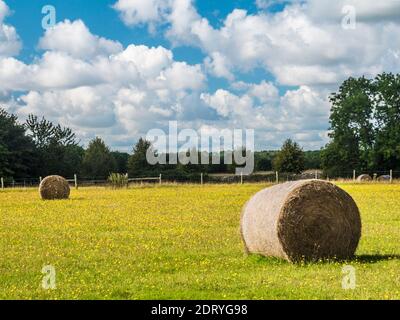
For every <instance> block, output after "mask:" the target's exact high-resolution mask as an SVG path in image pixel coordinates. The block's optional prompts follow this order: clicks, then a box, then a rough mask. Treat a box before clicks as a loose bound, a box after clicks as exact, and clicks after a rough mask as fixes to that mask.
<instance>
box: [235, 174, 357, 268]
mask: <svg viewBox="0 0 400 320" xmlns="http://www.w3.org/2000/svg"><path fill="white" fill-rule="evenodd" d="M241 234H242V239H243V242H244V244H245V247H246V251H247V252H249V253H255V254H261V255H264V256H273V257H278V258H283V259H286V260H288V261H290V262H299V261H317V260H320V259H339V260H344V259H350V258H352V257H353V256H354V253H355V251H356V249H357V246H358V242H359V240H360V237H361V219H360V213H359V210H358V208H357V205H356V203H355V202H354V200H353V199H352V198H351V196H350V195H349V194H347V193H346V192H345V191H343V190H342V189H340V188H339V187H337V186H335V185H333V184H331V183H330V182H326V181H322V180H305V181H304V180H303V181H295V182H288V183H284V184H280V185H276V186H274V187H270V188H267V189H264V190H262V191H260V192H258V193H257V194H256V195H255V196H254V197H252V198H251V199H250V200H249V202H247V204H246V205H245V207H244V208H243V212H242V218H241Z"/></svg>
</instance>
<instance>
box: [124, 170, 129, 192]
mask: <svg viewBox="0 0 400 320" xmlns="http://www.w3.org/2000/svg"><path fill="white" fill-rule="evenodd" d="M125 176H126V188H127V189H129V174H128V173H126V174H125Z"/></svg>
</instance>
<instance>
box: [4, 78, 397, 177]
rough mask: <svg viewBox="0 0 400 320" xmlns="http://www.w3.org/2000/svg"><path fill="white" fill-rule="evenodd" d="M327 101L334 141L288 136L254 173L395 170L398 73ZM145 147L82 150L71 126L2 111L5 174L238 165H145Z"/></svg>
mask: <svg viewBox="0 0 400 320" xmlns="http://www.w3.org/2000/svg"><path fill="white" fill-rule="evenodd" d="M330 102H331V116H330V133H329V136H330V138H331V141H330V142H329V143H328V144H327V145H326V146H325V147H324V148H322V149H321V150H316V151H303V150H302V149H301V147H300V146H299V144H298V143H296V142H295V141H292V140H290V139H289V140H286V141H285V142H284V144H283V146H282V148H281V150H279V151H258V152H254V160H255V168H254V170H255V171H256V172H259V171H271V170H276V171H279V172H285V173H301V172H302V171H304V170H307V169H320V168H321V169H323V170H324V172H325V173H326V174H327V175H329V176H330V177H334V176H340V175H341V174H343V173H345V172H349V171H350V170H353V169H355V170H357V171H359V172H361V171H366V172H370V171H373V170H377V171H382V170H390V169H393V170H400V75H394V74H391V73H383V74H379V75H377V76H376V77H375V78H374V79H367V78H365V77H360V78H349V79H348V80H346V81H344V83H343V84H342V85H341V86H340V88H339V90H338V92H335V93H332V94H331V95H330ZM150 147H151V144H150V142H148V141H146V140H145V139H143V138H141V139H139V141H137V143H136V144H135V145H134V146H133V149H132V152H131V154H128V153H124V152H118V151H111V150H110V148H109V147H108V146H107V145H106V144H105V142H104V141H103V140H102V139H101V138H99V137H96V138H94V139H93V140H92V141H90V143H89V144H88V146H87V148H86V149H85V148H84V147H83V146H82V145H81V144H80V141H78V139H77V137H76V135H75V133H74V132H73V131H72V130H71V129H70V128H66V127H62V126H61V125H59V124H54V123H52V122H51V121H48V120H46V119H45V118H41V119H39V118H38V117H37V116H34V115H29V116H28V118H27V120H26V121H25V122H24V123H20V122H19V121H18V118H17V116H16V115H14V114H10V113H8V112H7V111H6V110H4V109H1V108H0V176H2V177H12V178H14V179H18V178H28V177H32V178H37V177H39V176H41V177H44V176H47V175H50V174H59V175H62V176H65V177H72V176H73V175H74V174H75V173H76V174H79V175H80V176H81V177H85V178H88V179H97V178H98V179H105V178H107V177H108V176H109V174H110V173H113V172H116V173H123V174H124V173H128V174H129V176H130V177H147V176H158V175H159V174H160V173H162V174H163V175H164V177H166V178H171V179H175V180H179V179H184V178H186V179H187V178H189V179H190V177H197V176H198V175H199V174H200V173H204V174H213V173H234V172H235V169H236V167H237V165H236V164H235V163H233V164H224V161H223V159H224V152H221V153H220V154H219V157H220V164H211V163H212V162H211V161H210V162H209V163H210V164H208V165H194V164H189V165H182V164H176V165H171V164H165V165H161V164H157V165H150V164H149V163H148V162H147V159H146V153H147V150H148V149H149V148H150ZM168 156H169V155H167V158H168ZM209 157H210V159H211V157H212V155H211V154H209ZM167 163H168V161H167ZM196 179H197V178H196Z"/></svg>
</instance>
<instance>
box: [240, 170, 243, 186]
mask: <svg viewBox="0 0 400 320" xmlns="http://www.w3.org/2000/svg"><path fill="white" fill-rule="evenodd" d="M240 184H243V172H240Z"/></svg>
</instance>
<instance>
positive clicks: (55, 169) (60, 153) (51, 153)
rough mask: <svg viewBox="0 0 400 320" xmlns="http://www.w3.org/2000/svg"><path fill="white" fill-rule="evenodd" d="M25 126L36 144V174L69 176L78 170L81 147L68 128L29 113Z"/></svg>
mask: <svg viewBox="0 0 400 320" xmlns="http://www.w3.org/2000/svg"><path fill="white" fill-rule="evenodd" d="M25 127H26V128H27V129H28V132H29V135H30V137H31V138H32V139H33V141H34V142H35V145H36V149H37V154H38V156H37V157H38V159H39V162H38V166H37V167H36V170H35V171H36V175H40V176H46V175H50V174H59V175H62V176H66V177H71V176H72V175H73V174H74V173H78V172H79V167H80V163H81V161H82V156H83V149H82V147H80V146H78V142H77V139H76V136H75V133H73V132H72V130H71V129H70V128H64V127H61V125H59V124H57V125H55V124H53V123H52V122H50V121H48V120H46V119H45V118H44V117H43V118H42V119H40V120H39V118H38V117H37V116H34V115H29V116H28V119H27V120H26V123H25Z"/></svg>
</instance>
